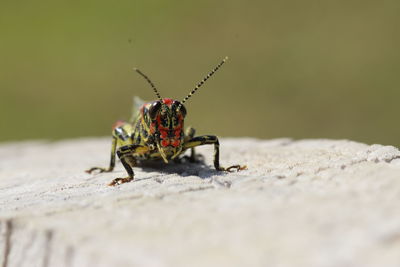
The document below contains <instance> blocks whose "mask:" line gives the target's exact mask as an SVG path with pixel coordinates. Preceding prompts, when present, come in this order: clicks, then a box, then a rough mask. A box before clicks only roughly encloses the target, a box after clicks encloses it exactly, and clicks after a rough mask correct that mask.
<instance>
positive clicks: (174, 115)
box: [86, 57, 246, 186]
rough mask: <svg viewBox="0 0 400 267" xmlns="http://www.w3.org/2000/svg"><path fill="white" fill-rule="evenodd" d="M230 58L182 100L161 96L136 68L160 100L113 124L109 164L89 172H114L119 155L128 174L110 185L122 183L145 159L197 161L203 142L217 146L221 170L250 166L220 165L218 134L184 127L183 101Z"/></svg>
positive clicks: (216, 152)
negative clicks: (129, 118)
mask: <svg viewBox="0 0 400 267" xmlns="http://www.w3.org/2000/svg"><path fill="white" fill-rule="evenodd" d="M227 59H228V58H227V57H226V58H224V59H223V60H222V61H221V62H220V63H219V64H218V65H217V66H216V67H215V68H214V69H213V70H212V71H211V72H209V73H208V74H207V76H205V77H204V78H203V79H202V80H201V81H200V82H199V83H198V84H197V85H196V87H195V88H194V89H193V90H192V91H191V92H190V93H189V94H188V95H187V96H186V97H185V98H184V99H183V100H182V101H178V100H174V99H171V98H161V96H160V93H159V92H158V90H157V88H156V86H155V85H154V83H153V82H152V81H151V80H150V79H149V78H148V77H147V76H146V75H145V74H144V73H143V72H141V71H140V70H139V69H137V68H135V69H134V70H135V71H136V72H137V73H138V74H139V75H141V76H142V77H143V78H144V79H145V80H146V81H147V82H148V83H149V85H150V86H151V88H152V89H153V91H154V93H155V95H156V96H157V100H155V101H152V102H147V103H144V104H143V105H141V106H140V108H139V110H138V111H137V112H136V115H135V116H134V117H133V118H132V119H131V120H130V121H128V122H127V121H117V122H116V123H115V124H114V125H113V127H112V145H111V159H110V163H109V167H108V168H101V167H93V168H90V169H89V170H86V172H87V173H92V172H94V171H99V172H112V171H113V170H114V167H115V160H116V156H115V155H117V156H118V158H119V159H120V161H121V163H122V165H123V166H124V168H125V170H126V172H127V174H128V176H127V177H123V178H115V179H113V180H112V181H111V182H110V183H109V184H108V185H109V186H115V185H120V184H123V183H128V182H131V181H133V180H134V178H135V175H134V171H133V167H137V166H138V165H139V163H140V162H142V161H150V160H162V161H164V162H165V163H170V162H177V161H178V160H179V159H183V157H186V158H188V159H189V161H190V162H196V161H197V156H198V155H197V154H196V153H195V147H197V146H201V145H214V167H215V169H216V170H217V171H227V172H231V171H234V170H236V171H240V170H244V169H246V166H245V165H244V166H242V165H233V166H230V167H228V168H224V167H222V166H221V165H220V162H219V154H220V149H219V140H218V137H217V136H215V135H201V136H195V132H196V131H195V129H194V128H192V127H188V128H187V129H186V131H184V128H183V127H184V120H185V117H186V115H187V110H186V108H185V106H184V105H183V104H184V103H185V102H186V101H187V100H188V99H189V98H190V97H191V96H192V95H193V94H194V93H195V92H196V91H197V90H198V89H199V88H200V87H201V86H202V85H203V84H204V83H205V82H206V81H207V80H208V79H209V78H210V77H211V76H212V75H214V73H215V72H216V71H217V70H218V69H219V68H220V67H221V66H222V65H223V64H224V63H225V62H226V60H227ZM187 150H190V156H184V153H185V152H186V151H187Z"/></svg>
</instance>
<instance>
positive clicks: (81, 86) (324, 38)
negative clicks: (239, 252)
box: [0, 0, 400, 146]
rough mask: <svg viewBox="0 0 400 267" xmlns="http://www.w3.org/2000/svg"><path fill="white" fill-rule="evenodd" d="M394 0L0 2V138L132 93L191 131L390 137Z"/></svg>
mask: <svg viewBox="0 0 400 267" xmlns="http://www.w3.org/2000/svg"><path fill="white" fill-rule="evenodd" d="M399 14H400V1H398V0H389V1H385V0H383V1H377V0H375V1H368V0H363V1H358V0H346V1H344V0H339V1H312V0H304V1H296V0H283V1H268V0H267V1H265V0H263V1H261V0H258V1H237V0H221V1H211V0H203V1H178V0H175V1H162V0H146V1H139V0H131V1H127V0H125V1H103V0H97V1H86V0H85V1H76V0H75V1H74V0H70V1H59V0H58V1H57V0H56V1H50V0H38V1H11V0H1V2H0V33H1V37H0V124H1V131H0V141H3V142H4V141H9V140H24V139H60V138H72V137H81V136H105V135H109V134H110V131H111V125H112V124H113V122H114V121H115V120H117V119H127V118H129V117H130V114H131V103H132V97H133V96H134V95H138V96H140V97H142V98H144V99H148V100H153V99H155V96H154V94H153V92H152V90H151V89H150V87H149V86H148V84H147V83H146V82H145V81H144V80H143V79H142V78H141V77H140V76H139V75H137V74H136V73H134V72H133V71H132V68H133V67H139V68H140V69H141V70H142V71H143V72H145V73H146V74H148V75H149V76H150V77H151V79H152V80H153V82H154V83H155V84H156V85H157V87H158V88H159V90H160V93H161V95H162V96H163V97H172V98H177V99H182V98H183V97H184V96H186V95H187V93H189V91H190V90H191V89H192V88H193V87H194V86H195V85H196V83H197V82H198V81H200V80H201V79H202V78H203V76H204V75H205V74H207V72H209V71H210V70H211V69H212V68H213V67H214V66H215V65H216V64H218V63H219V62H220V60H221V59H222V58H224V57H225V56H229V58H230V60H229V61H228V63H227V64H225V65H224V66H223V67H222V69H221V70H220V71H219V72H218V73H217V74H216V75H215V76H213V77H212V78H211V79H210V80H209V81H208V82H207V83H206V84H205V85H204V86H203V87H202V88H201V90H199V91H198V92H197V93H196V95H195V96H194V97H192V98H191V99H190V100H189V101H188V102H187V104H186V108H187V109H188V116H187V120H186V125H187V126H188V125H192V126H194V127H195V128H196V129H197V133H198V134H217V135H220V136H253V137H260V138H276V137H294V138H340V139H341V138H346V139H353V140H357V141H362V142H366V143H382V144H390V145H396V146H400V124H399V123H398V121H399V120H398V115H399V112H398V103H399V101H398V100H399V97H400V90H399V88H400V52H399V47H400V34H399V26H400V15H399Z"/></svg>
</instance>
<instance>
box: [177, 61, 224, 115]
mask: <svg viewBox="0 0 400 267" xmlns="http://www.w3.org/2000/svg"><path fill="white" fill-rule="evenodd" d="M227 60H228V57H225V58H224V59H223V60H222V61H221V63H219V64H218V65H217V66H216V67H215V68H214V69H213V70H212V71H211V72H210V73H208V74H207V76H206V77H204V78H203V80H201V82H199V83H198V84H197V85H196V87H195V88H194V89H193V90H192V91H191V92H190V93H189V94H188V95H187V96H186V97H185V98H184V99H183V100H182V102H181V104H180V105H179V107H178V110H179V109H180V108H181V106H182V105H183V103H185V102H186V101H187V100H188V99H189V98H190V97H191V96H192V95H193V94H194V93H195V92H196V91H197V89H199V88H200V87H201V86H202V85H203V84H204V83H205V82H206V81H207V80H208V79H209V78H210V77H211V76H213V75H214V73H215V72H216V71H217V70H218V69H219V68H220V67H221V66H222V65H223V64H224V63H225V62H226V61H227Z"/></svg>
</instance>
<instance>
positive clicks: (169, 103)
mask: <svg viewBox="0 0 400 267" xmlns="http://www.w3.org/2000/svg"><path fill="white" fill-rule="evenodd" d="M163 102H164V104H165V105H167V106H170V105H172V102H174V100H173V99H171V98H164V99H163Z"/></svg>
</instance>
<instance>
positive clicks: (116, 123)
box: [112, 120, 125, 130]
mask: <svg viewBox="0 0 400 267" xmlns="http://www.w3.org/2000/svg"><path fill="white" fill-rule="evenodd" d="M124 124H125V121H122V120H118V121H116V122H115V123H114V124H113V126H112V129H113V130H114V129H115V128H118V127H120V126H122V125H124Z"/></svg>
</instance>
